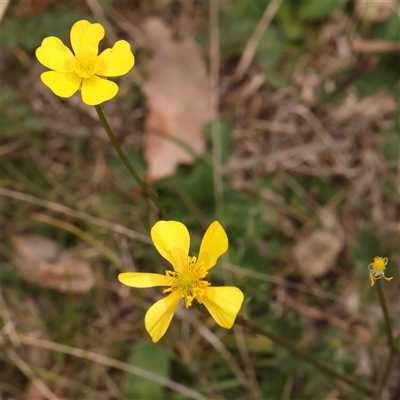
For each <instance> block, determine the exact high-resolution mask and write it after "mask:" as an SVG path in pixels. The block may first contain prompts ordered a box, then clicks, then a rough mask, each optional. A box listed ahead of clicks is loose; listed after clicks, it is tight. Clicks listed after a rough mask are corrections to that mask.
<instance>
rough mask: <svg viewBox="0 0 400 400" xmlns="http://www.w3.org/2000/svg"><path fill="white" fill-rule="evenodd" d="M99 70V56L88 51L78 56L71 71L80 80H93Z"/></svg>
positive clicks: (72, 64)
mask: <svg viewBox="0 0 400 400" xmlns="http://www.w3.org/2000/svg"><path fill="white" fill-rule="evenodd" d="M98 69H99V62H98V59H97V55H95V54H93V53H90V52H88V51H86V50H83V51H81V52H80V53H78V54H76V56H75V60H74V61H72V63H71V70H72V72H75V73H76V74H77V75H78V76H79V77H80V78H84V79H88V78H91V77H92V76H93V75H95V73H96V72H97V70H98Z"/></svg>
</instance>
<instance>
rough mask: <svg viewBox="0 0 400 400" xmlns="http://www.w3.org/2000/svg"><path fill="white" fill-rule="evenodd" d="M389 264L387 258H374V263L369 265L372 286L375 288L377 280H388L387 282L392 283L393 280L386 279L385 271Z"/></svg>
mask: <svg viewBox="0 0 400 400" xmlns="http://www.w3.org/2000/svg"><path fill="white" fill-rule="evenodd" d="M387 263H388V258H387V257H384V258H382V257H374V261H373V262H372V263H371V264H369V265H368V268H369V279H370V280H371V286H374V284H375V281H376V280H377V279H381V278H383V279H386V280H387V281H391V280H392V279H393V277H392V278H386V276H385V269H386V265H387Z"/></svg>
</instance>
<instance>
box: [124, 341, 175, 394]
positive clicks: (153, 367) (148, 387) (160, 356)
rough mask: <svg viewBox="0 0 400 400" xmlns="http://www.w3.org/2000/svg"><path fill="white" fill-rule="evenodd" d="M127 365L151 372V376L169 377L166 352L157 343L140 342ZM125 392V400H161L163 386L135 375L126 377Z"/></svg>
mask: <svg viewBox="0 0 400 400" xmlns="http://www.w3.org/2000/svg"><path fill="white" fill-rule="evenodd" d="M128 364H130V365H134V366H135V367H139V368H142V369H144V370H146V371H151V372H152V373H153V374H157V375H160V376H162V377H163V378H167V377H169V374H170V363H169V355H168V352H167V350H166V349H165V348H164V347H163V346H162V345H161V344H159V343H151V342H149V341H148V340H144V341H142V342H141V343H140V344H139V346H137V347H136V348H135V350H134V351H133V352H132V353H131V354H130V355H129V357H128ZM126 378H127V381H128V385H127V388H126V391H125V396H126V398H127V399H136V400H140V399H143V400H147V399H149V400H150V399H163V398H164V393H163V392H164V386H163V385H161V384H159V383H157V382H154V381H150V380H149V379H145V378H142V377H140V376H137V375H127V377H126Z"/></svg>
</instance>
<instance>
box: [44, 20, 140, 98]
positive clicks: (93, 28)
mask: <svg viewBox="0 0 400 400" xmlns="http://www.w3.org/2000/svg"><path fill="white" fill-rule="evenodd" d="M70 36H71V45H72V49H73V50H74V53H75V55H74V54H73V53H72V52H71V50H70V49H69V48H68V47H67V46H65V45H64V43H63V42H62V41H61V40H60V39H58V38H57V37H55V36H49V37H47V38H45V39H44V40H43V42H42V45H41V46H40V47H38V48H37V49H36V57H37V59H38V60H39V62H40V63H41V64H43V65H44V66H45V67H47V68H50V69H51V70H52V71H47V72H44V73H43V74H42V75H41V76H40V78H41V79H42V81H43V83H44V84H45V85H46V86H48V87H49V88H50V89H51V90H52V91H53V92H54V94H56V95H57V96H60V97H71V96H72V95H73V94H74V93H76V92H77V90H78V89H81V92H82V100H83V102H84V103H85V104H87V105H89V106H95V105H97V104H100V103H103V102H104V101H107V100H110V99H112V98H113V97H115V95H116V94H117V92H118V86H117V84H116V83H114V82H111V81H109V80H107V78H106V77H108V76H111V77H112V76H120V75H124V74H126V73H127V72H128V71H129V70H130V69H131V68H132V67H133V64H134V63H135V57H134V56H133V54H132V52H131V47H130V45H129V43H128V42H126V41H125V40H119V41H118V42H117V43H115V44H114V46H113V48H112V49H107V50H104V51H103V52H102V53H101V54H99V55H98V52H99V49H98V47H99V42H100V40H101V39H103V37H104V28H103V27H102V26H101V25H100V24H91V23H90V22H89V21H85V20H82V21H78V22H76V23H75V24H74V26H73V27H72V28H71V35H70Z"/></svg>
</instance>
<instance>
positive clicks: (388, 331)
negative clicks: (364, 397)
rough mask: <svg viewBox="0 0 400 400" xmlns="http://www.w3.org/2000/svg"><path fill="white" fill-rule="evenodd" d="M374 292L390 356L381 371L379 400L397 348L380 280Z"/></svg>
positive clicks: (377, 396) (378, 390)
mask: <svg viewBox="0 0 400 400" xmlns="http://www.w3.org/2000/svg"><path fill="white" fill-rule="evenodd" d="M376 290H377V291H378V298H379V303H380V305H381V307H382V311H383V317H384V319H385V328H386V336H387V341H388V346H389V350H390V354H389V357H388V359H387V362H386V366H385V369H384V371H383V375H382V379H381V381H380V384H379V386H378V389H377V391H376V398H380V397H381V393H382V391H383V389H384V387H385V385H386V382H387V380H388V378H389V375H390V371H391V369H392V364H393V361H394V359H395V356H396V353H397V351H398V350H397V347H396V344H395V342H394V338H393V329H392V322H391V320H390V316H389V310H388V307H387V304H386V300H385V296H384V294H383V289H382V281H381V280H377V281H376Z"/></svg>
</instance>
